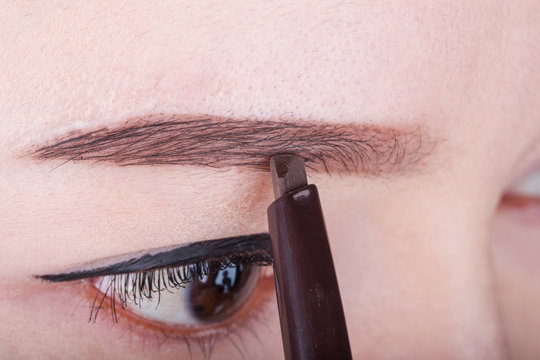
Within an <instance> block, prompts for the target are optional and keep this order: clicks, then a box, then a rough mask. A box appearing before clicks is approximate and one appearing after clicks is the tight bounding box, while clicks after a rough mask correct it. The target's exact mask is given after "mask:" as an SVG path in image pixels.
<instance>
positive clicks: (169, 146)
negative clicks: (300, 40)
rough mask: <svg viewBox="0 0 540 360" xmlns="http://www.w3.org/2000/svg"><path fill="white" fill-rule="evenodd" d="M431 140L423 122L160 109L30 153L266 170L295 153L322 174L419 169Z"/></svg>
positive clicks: (68, 158) (126, 163)
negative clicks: (404, 124) (403, 124)
mask: <svg viewBox="0 0 540 360" xmlns="http://www.w3.org/2000/svg"><path fill="white" fill-rule="evenodd" d="M431 147H432V144H428V143H427V142H426V136H425V134H423V133H422V132H421V130H420V127H419V126H414V127H411V128H408V129H407V128H403V129H399V128H391V127H382V126H375V125H356V124H330V123H325V122H307V121H274V120H269V121H260V120H241V119H232V118H226V117H217V116H208V115H201V116H194V115H167V114H156V115H151V116H147V117H139V118H133V119H130V120H128V121H126V122H125V123H123V124H122V125H120V126H117V127H111V128H100V129H97V130H94V131H90V132H73V133H70V134H68V135H66V136H65V137H63V138H60V139H55V140H53V141H51V142H50V144H49V145H46V146H40V147H38V148H37V150H33V151H32V153H33V157H34V158H37V159H40V160H45V159H63V160H65V161H66V162H67V161H88V160H90V161H96V162H111V163H114V164H117V165H120V166H132V165H194V166H209V167H213V168H225V167H233V166H236V167H238V166H241V167H247V168H251V169H254V170H263V171H268V170H269V160H270V157H271V156H272V155H275V154H279V153H292V154H296V155H299V156H302V157H304V158H305V160H306V166H307V167H308V169H311V170H314V171H321V172H329V173H332V172H337V173H362V174H373V175H377V174H384V173H395V172H400V171H402V170H404V169H409V168H411V167H414V166H415V165H417V164H418V163H419V161H420V160H421V159H422V158H423V157H424V156H425V155H426V154H427V152H428V150H429V148H431Z"/></svg>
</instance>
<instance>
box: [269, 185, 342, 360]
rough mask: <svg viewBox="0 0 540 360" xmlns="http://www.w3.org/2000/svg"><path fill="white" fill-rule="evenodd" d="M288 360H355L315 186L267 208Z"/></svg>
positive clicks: (277, 201)
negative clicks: (352, 354)
mask: <svg viewBox="0 0 540 360" xmlns="http://www.w3.org/2000/svg"><path fill="white" fill-rule="evenodd" d="M268 224H269V230H270V237H271V239H272V256H273V258H274V277H275V282H276V292H277V300H278V307H279V318H280V322H281V333H282V337H283V347H284V350H285V357H286V359H295V360H296V359H351V358H352V357H351V350H350V345H349V338H348V334H347V327H346V324H345V315H344V313H343V307H342V304H341V297H340V294H339V288H338V283H337V279H336V274H335V270H334V264H333V261H332V255H331V252H330V246H329V244H328V238H327V235H326V228H325V225H324V218H323V213H322V208H321V204H320V201H319V195H318V191H317V188H316V187H315V185H306V186H303V187H300V188H298V189H296V190H293V191H291V192H288V193H286V194H285V195H283V196H281V197H279V198H278V199H277V200H276V201H274V202H273V203H272V204H271V205H270V206H269V207H268Z"/></svg>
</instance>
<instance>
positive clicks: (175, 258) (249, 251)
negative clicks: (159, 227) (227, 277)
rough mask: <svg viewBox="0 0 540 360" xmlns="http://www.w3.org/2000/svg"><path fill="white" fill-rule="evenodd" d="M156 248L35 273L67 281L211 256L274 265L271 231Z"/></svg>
mask: <svg viewBox="0 0 540 360" xmlns="http://www.w3.org/2000/svg"><path fill="white" fill-rule="evenodd" d="M156 251H158V252H157V253H146V254H144V255H142V256H138V257H137V256H135V255H132V257H130V258H129V259H128V260H124V261H119V262H115V263H113V264H110V265H107V266H97V267H93V265H92V264H90V265H86V268H85V269H83V270H76V271H68V272H65V273H57V274H46V275H36V276H35V277H36V278H38V279H42V280H47V281H50V282H65V281H73V280H81V279H86V278H92V277H99V276H106V275H118V274H126V273H132V272H141V271H149V270H154V269H159V268H164V267H175V266H183V265H191V264H196V263H199V262H203V261H211V260H216V261H219V260H226V261H227V262H230V263H233V264H256V265H271V264H272V263H273V260H272V255H271V247H270V236H269V234H268V233H261V234H253V235H244V236H235V237H228V238H223V239H217V240H206V241H199V242H194V243H190V244H186V245H181V246H179V247H175V248H173V249H168V250H163V249H162V250H160V249H157V250H156ZM113 261H114V260H113ZM94 266H95V265H94Z"/></svg>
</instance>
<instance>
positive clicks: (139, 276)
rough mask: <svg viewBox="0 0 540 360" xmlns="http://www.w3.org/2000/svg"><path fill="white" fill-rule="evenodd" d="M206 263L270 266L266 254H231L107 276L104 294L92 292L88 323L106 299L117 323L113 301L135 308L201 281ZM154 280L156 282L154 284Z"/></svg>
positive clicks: (225, 266) (205, 271) (220, 266)
mask: <svg viewBox="0 0 540 360" xmlns="http://www.w3.org/2000/svg"><path fill="white" fill-rule="evenodd" d="M210 263H218V264H219V269H220V270H223V269H225V268H227V267H233V266H234V267H236V266H239V265H248V264H249V265H258V266H267V265H272V261H271V260H270V259H269V257H268V254H267V252H266V251H253V252H249V253H243V254H232V255H230V256H228V257H226V258H217V259H214V258H210V259H205V260H201V261H198V262H195V263H192V264H185V265H179V266H169V267H164V268H157V269H151V270H145V271H139V272H135V273H133V272H132V273H124V274H117V275H110V276H111V280H110V282H109V284H111V285H110V286H109V287H108V288H107V290H106V291H105V292H102V291H101V290H100V289H96V290H97V293H96V296H95V298H94V302H93V304H92V308H91V311H90V317H89V321H92V320H93V321H95V320H96V319H97V314H98V313H99V310H100V309H101V307H102V305H103V301H104V298H105V297H107V296H109V297H110V298H111V299H112V301H111V310H112V314H113V316H114V319H115V321H116V322H118V318H117V314H116V301H115V299H116V298H118V300H120V301H121V305H122V307H126V305H127V302H128V301H132V302H133V303H134V304H138V303H140V302H141V301H143V300H144V299H150V298H152V297H153V296H154V295H157V296H158V298H159V296H160V293H161V292H162V291H171V289H179V288H181V287H182V288H184V287H186V286H187V285H188V284H189V283H191V282H192V281H193V280H195V279H197V278H198V279H201V278H202V277H203V276H205V275H208V271H209V266H210ZM154 279H158V282H157V283H156V282H155V281H154ZM102 281H103V280H102ZM129 289H132V290H129ZM100 293H101V294H102V299H101V300H100V301H99V302H98V298H99V294H100Z"/></svg>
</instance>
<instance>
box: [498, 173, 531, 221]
mask: <svg viewBox="0 0 540 360" xmlns="http://www.w3.org/2000/svg"><path fill="white" fill-rule="evenodd" d="M501 205H502V206H504V207H510V208H514V209H518V210H520V212H521V213H522V215H523V216H525V217H527V218H533V219H534V218H536V219H540V170H539V171H537V172H535V173H533V174H530V175H528V176H527V177H525V178H524V179H522V180H521V181H520V182H519V183H517V184H516V185H514V186H513V187H512V188H511V189H509V190H508V191H507V192H506V194H505V195H504V197H503V199H502V202H501Z"/></svg>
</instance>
